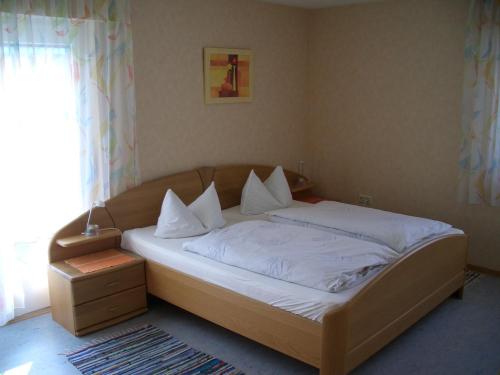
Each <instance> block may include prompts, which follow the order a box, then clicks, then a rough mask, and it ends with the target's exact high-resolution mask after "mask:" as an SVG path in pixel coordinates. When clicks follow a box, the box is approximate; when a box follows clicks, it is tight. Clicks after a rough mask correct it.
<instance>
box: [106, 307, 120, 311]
mask: <svg viewBox="0 0 500 375" xmlns="http://www.w3.org/2000/svg"><path fill="white" fill-rule="evenodd" d="M118 307H119V306H110V307H108V311H109V312H115V311H116V310H118Z"/></svg>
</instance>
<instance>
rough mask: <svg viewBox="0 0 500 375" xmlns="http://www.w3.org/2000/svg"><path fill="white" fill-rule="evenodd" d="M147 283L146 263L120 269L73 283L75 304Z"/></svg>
mask: <svg viewBox="0 0 500 375" xmlns="http://www.w3.org/2000/svg"><path fill="white" fill-rule="evenodd" d="M145 282H146V280H145V276H144V263H143V262H141V263H139V264H135V265H133V266H131V267H126V268H122V269H118V270H116V271H113V272H108V273H104V274H102V275H99V276H98V275H96V276H95V277H92V278H88V279H84V280H78V281H75V282H74V283H73V303H74V305H80V304H82V303H85V302H88V301H92V300H95V299H97V298H101V297H104V296H109V295H111V294H115V293H117V292H120V291H122V290H126V289H130V288H133V287H136V286H139V285H143V284H144V283H145Z"/></svg>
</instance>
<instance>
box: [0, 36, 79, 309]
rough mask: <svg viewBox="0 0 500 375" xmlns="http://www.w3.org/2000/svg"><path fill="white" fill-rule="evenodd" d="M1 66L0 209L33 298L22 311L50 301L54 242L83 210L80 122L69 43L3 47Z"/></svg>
mask: <svg viewBox="0 0 500 375" xmlns="http://www.w3.org/2000/svg"><path fill="white" fill-rule="evenodd" d="M14 50H15V53H14ZM9 51H10V52H9ZM3 69H4V72H3V74H2V76H3V82H2V84H1V85H0V103H1V104H0V105H1V117H0V122H1V124H2V125H1V132H2V135H1V146H0V160H1V161H0V163H2V166H1V170H2V190H3V189H5V191H3V192H2V194H1V195H2V197H3V199H4V200H5V201H4V202H2V215H3V216H4V217H6V218H8V220H9V223H8V228H9V234H8V243H7V244H6V246H7V247H8V248H10V249H12V248H14V249H15V251H14V254H12V256H13V257H14V259H12V260H13V263H12V264H13V266H11V267H10V269H9V270H7V272H9V273H10V280H11V282H15V283H16V284H18V285H17V288H15V290H24V295H25V299H24V300H25V301H26V303H27V305H25V306H24V308H22V309H21V310H18V311H16V312H17V313H22V312H24V311H30V310H36V309H39V308H42V307H45V306H48V305H49V301H48V295H47V286H46V285H47V281H46V264H47V262H46V259H47V246H48V241H49V240H50V237H51V235H52V234H53V233H54V232H55V231H56V230H57V229H58V228H59V227H61V226H62V225H64V224H65V223H67V222H69V221H70V220H71V219H73V218H75V217H77V216H78V215H79V214H80V213H81V212H82V211H83V205H82V198H81V181H80V140H79V127H78V125H77V122H76V111H75V103H76V101H75V89H74V86H73V80H72V69H71V50H70V48H68V47H67V46H44V45H37V46H34V45H32V46H29V45H22V46H19V47H17V46H14V47H11V48H5V49H4V67H3ZM21 296H22V294H21V293H20V294H19V298H18V302H19V303H18V305H20V306H22V305H23V303H22V298H21Z"/></svg>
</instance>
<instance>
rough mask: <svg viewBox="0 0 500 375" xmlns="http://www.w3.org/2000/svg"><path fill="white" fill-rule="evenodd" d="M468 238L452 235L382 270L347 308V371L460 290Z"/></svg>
mask: <svg viewBox="0 0 500 375" xmlns="http://www.w3.org/2000/svg"><path fill="white" fill-rule="evenodd" d="M466 256H467V237H466V236H465V235H451V236H448V237H445V238H443V239H439V240H436V241H434V242H431V243H430V244H428V245H426V246H425V247H423V248H422V249H420V250H416V251H413V252H411V253H409V254H407V255H406V256H404V257H403V258H401V259H399V260H398V261H397V262H396V263H394V264H392V265H391V266H390V267H388V268H387V269H385V270H384V271H383V272H382V273H381V274H380V275H378V276H377V277H376V278H375V279H374V280H373V281H372V282H371V283H369V284H368V285H367V286H366V287H365V288H364V289H363V290H361V291H360V293H359V294H357V295H356V296H355V297H354V298H353V299H352V300H351V301H350V302H349V303H348V304H347V305H346V309H347V315H348V316H349V321H348V332H347V346H346V350H347V364H346V366H347V370H350V369H352V368H354V367H355V366H357V365H358V364H359V363H361V362H362V361H364V360H365V359H367V358H368V357H370V356H371V355H372V354H374V353H375V352H376V351H378V350H379V349H380V348H382V347H383V346H384V345H386V344H387V343H388V342H390V341H391V340H393V339H394V338H395V337H397V336H398V335H399V334H400V333H402V332H403V331H404V330H406V329H407V328H408V327H410V326H411V325H413V324H414V323H415V322H416V321H418V320H419V319H420V318H422V317H423V316H424V315H425V314H427V313H428V312H429V311H431V310H432V309H433V308H435V307H436V306H437V305H439V304H440V303H441V302H442V301H444V300H445V299H446V298H448V297H449V296H450V295H451V294H453V293H454V292H456V291H457V290H459V289H460V288H463V285H464V279H465V267H466Z"/></svg>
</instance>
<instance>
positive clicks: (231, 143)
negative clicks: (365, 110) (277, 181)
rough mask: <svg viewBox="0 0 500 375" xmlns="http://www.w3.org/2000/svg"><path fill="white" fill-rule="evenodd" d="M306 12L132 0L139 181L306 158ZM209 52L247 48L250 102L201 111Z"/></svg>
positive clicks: (247, 3)
mask: <svg viewBox="0 0 500 375" xmlns="http://www.w3.org/2000/svg"><path fill="white" fill-rule="evenodd" d="M307 20H308V14H307V12H305V11H302V10H299V9H294V8H288V7H282V6H275V5H269V4H264V3H258V2H254V1H251V0H210V1H207V0H168V1H164V0H134V1H132V27H133V31H134V58H135V61H134V65H135V76H136V96H137V124H138V139H139V153H140V155H139V156H140V163H141V167H142V177H143V180H149V179H151V178H154V177H158V176H162V175H165V174H168V173H173V172H176V171H182V170H186V169H189V168H193V167H198V166H202V165H216V164H219V165H220V164H228V163H263V164H271V165H272V164H283V165H284V166H286V167H288V168H294V169H296V167H297V162H298V160H299V159H300V158H303V157H304V150H305V137H304V132H305V129H304V126H303V125H304V123H305V116H306V106H307V102H306V99H307V98H306V93H305V90H304V87H305V85H306V77H305V72H306V64H307V54H306V50H307V26H308V23H307ZM203 47H233V48H251V49H252V50H253V52H254V54H255V85H254V98H255V99H254V101H253V102H252V103H242V104H224V105H205V104H204V98H203V61H202V56H203Z"/></svg>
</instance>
